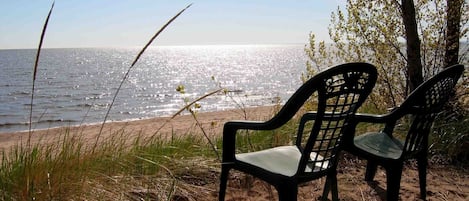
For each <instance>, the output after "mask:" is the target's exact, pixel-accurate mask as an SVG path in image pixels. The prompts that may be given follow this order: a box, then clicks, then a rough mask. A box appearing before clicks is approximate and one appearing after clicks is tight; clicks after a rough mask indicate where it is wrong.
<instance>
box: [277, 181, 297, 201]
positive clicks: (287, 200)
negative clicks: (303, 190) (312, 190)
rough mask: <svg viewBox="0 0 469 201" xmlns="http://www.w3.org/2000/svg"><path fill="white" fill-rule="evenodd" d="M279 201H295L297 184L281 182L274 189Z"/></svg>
mask: <svg viewBox="0 0 469 201" xmlns="http://www.w3.org/2000/svg"><path fill="white" fill-rule="evenodd" d="M276 189H277V192H278V200H279V201H296V200H297V196H298V195H297V194H298V184H297V183H295V182H283V183H282V184H280V185H279V186H278V187H276Z"/></svg>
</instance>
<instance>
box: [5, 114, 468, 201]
mask: <svg viewBox="0 0 469 201" xmlns="http://www.w3.org/2000/svg"><path fill="white" fill-rule="evenodd" d="M275 111H276V110H275V108H274V107H257V108H248V109H246V110H245V112H243V111H242V110H228V111H217V112H205V113H199V114H197V117H198V120H199V122H200V123H201V124H202V126H203V127H204V129H206V130H207V131H209V132H208V133H210V134H211V135H216V134H220V133H221V132H222V128H223V124H224V122H226V121H228V120H235V119H249V120H266V119H269V118H270V117H272V116H273V115H274V113H275ZM169 119H170V118H169V117H161V118H152V119H144V120H136V121H127V122H111V123H107V124H106V125H105V127H104V129H103V132H102V135H101V136H100V137H101V138H102V139H105V138H107V137H110V135H111V134H112V133H116V132H117V131H119V130H121V129H123V130H125V133H126V135H128V136H129V138H128V139H129V140H130V139H132V137H135V136H137V135H144V136H151V135H153V134H154V133H155V131H156V130H158V129H159V128H161V130H160V134H162V135H165V134H167V135H170V134H171V133H175V134H183V133H186V132H187V131H188V130H191V129H193V131H197V130H200V129H198V128H195V127H194V126H195V123H196V122H195V120H194V118H193V117H192V116H190V115H180V116H177V117H175V118H174V119H172V120H170V121H168V120H169ZM163 124H165V125H164V126H163V127H162V125H163ZM100 128H101V124H96V125H86V126H74V127H68V128H67V127H62V128H51V129H45V130H37V131H34V132H33V133H32V135H31V137H32V138H31V140H32V142H33V143H44V142H49V143H50V142H52V143H53V142H54V140H57V136H59V135H61V134H63V133H64V131H65V129H70V133H82V134H83V137H84V138H85V139H86V141H87V142H95V140H96V137H97V135H98V133H99V130H100ZM28 135H29V133H28V132H14V133H1V134H0V150H2V149H3V150H8V149H9V148H10V147H11V146H13V145H15V144H18V143H21V142H23V143H24V140H25V139H26V138H27V136H28ZM435 161H437V160H434V159H430V165H429V169H428V174H427V180H428V181H427V183H428V184H427V200H461V201H462V200H468V199H469V174H468V170H466V169H464V168H461V167H459V168H458V167H454V166H451V165H447V164H444V163H440V162H435ZM364 171H365V162H364V161H361V160H358V159H357V158H356V157H354V156H350V155H344V157H343V160H341V163H340V165H339V170H338V172H339V174H338V185H339V197H340V198H341V199H342V200H385V192H386V190H385V189H386V176H385V173H384V171H383V170H382V169H379V170H378V173H377V174H376V177H375V182H370V183H367V182H365V181H364V179H363V178H364ZM206 179H207V180H208V181H213V182H212V183H208V184H206V185H204V186H203V188H204V189H210V190H209V193H207V192H204V193H200V195H194V197H198V198H196V199H195V200H216V199H217V195H218V174H213V175H212V176H211V178H206ZM324 181H325V179H319V180H316V181H312V182H308V183H306V184H304V185H301V186H300V190H299V196H298V200H318V198H319V197H320V195H321V194H322V189H323V186H324ZM247 183H249V184H247ZM199 198H200V199H199ZM400 199H401V200H419V185H418V172H417V167H416V165H415V163H409V164H407V165H406V167H405V168H404V172H403V176H402V180H401V190H400ZM183 200H193V199H192V198H187V199H183ZM226 200H227V201H242V200H251V201H254V200H256V201H259V200H260V201H264V200H265V201H267V200H277V195H276V192H275V190H274V189H273V187H271V186H269V185H267V184H266V183H265V182H262V181H260V180H258V179H253V178H251V177H249V176H246V175H245V174H243V173H240V172H236V171H232V173H231V175H230V180H229V183H228V189H227V196H226Z"/></svg>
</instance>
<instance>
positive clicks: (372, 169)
mask: <svg viewBox="0 0 469 201" xmlns="http://www.w3.org/2000/svg"><path fill="white" fill-rule="evenodd" d="M377 169H378V164H376V162H374V161H371V160H368V163H367V165H366V172H365V181H373V179H374V178H375V174H376V170H377Z"/></svg>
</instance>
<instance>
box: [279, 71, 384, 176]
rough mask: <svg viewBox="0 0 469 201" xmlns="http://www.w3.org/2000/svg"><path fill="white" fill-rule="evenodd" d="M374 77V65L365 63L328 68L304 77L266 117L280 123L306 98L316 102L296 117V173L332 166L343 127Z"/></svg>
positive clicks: (369, 87)
mask: <svg viewBox="0 0 469 201" xmlns="http://www.w3.org/2000/svg"><path fill="white" fill-rule="evenodd" d="M376 79H377V71H376V67H375V66H373V65H371V64H368V63H347V64H342V65H339V66H335V67H332V68H329V69H327V70H325V71H322V72H320V73H318V74H316V75H315V76H314V77H312V78H311V79H310V80H308V81H306V82H305V83H304V84H303V85H302V86H301V87H300V88H299V89H298V90H297V91H296V92H295V93H294V94H293V95H292V97H291V98H290V99H289V100H288V101H287V103H286V104H285V106H284V107H283V108H282V109H281V110H280V111H279V113H278V114H277V115H276V116H275V117H274V118H273V119H271V120H270V121H273V122H275V121H278V122H277V123H282V124H283V123H284V122H285V121H288V120H289V119H291V117H292V116H293V115H294V114H295V113H296V111H298V110H299V109H300V107H301V106H302V105H303V104H304V103H305V102H306V101H307V100H308V99H310V100H311V101H312V103H313V104H315V105H317V109H316V112H315V113H305V114H304V115H303V116H302V118H301V120H300V125H299V129H298V135H297V140H296V145H297V147H298V148H299V149H300V150H301V151H302V158H301V160H300V163H299V165H298V170H297V175H298V176H301V175H303V174H308V173H315V172H318V171H323V170H326V169H329V168H331V167H334V166H335V164H336V158H337V154H338V151H339V144H340V143H339V142H340V141H341V138H342V133H343V129H344V127H345V126H346V124H347V121H348V119H349V118H350V117H351V116H352V115H353V114H354V113H355V112H356V111H357V109H358V108H359V107H360V106H361V105H362V103H363V102H364V101H365V99H366V98H367V97H368V95H369V94H370V93H371V91H372V89H373V87H374V85H375V83H376ZM308 122H312V123H309V124H308ZM306 125H309V126H306ZM311 153H313V154H311Z"/></svg>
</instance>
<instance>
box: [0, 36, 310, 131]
mask: <svg viewBox="0 0 469 201" xmlns="http://www.w3.org/2000/svg"><path fill="white" fill-rule="evenodd" d="M303 48H304V46H303V45H270V46H267V45H265V46H248V45H243V46H171V47H157V48H150V49H148V50H147V51H146V52H145V53H144V54H143V56H142V57H141V58H140V60H139V61H138V62H137V64H136V65H135V66H134V68H133V69H132V70H131V71H130V74H129V77H128V79H127V80H126V81H125V82H124V83H123V86H122V89H121V91H120V92H119V94H118V96H117V98H116V101H115V103H114V106H113V108H112V109H111V111H110V115H109V120H110V121H122V120H131V119H142V118H151V117H159V116H169V115H172V114H173V113H174V112H176V111H178V110H179V109H180V108H182V107H183V106H184V105H185V103H186V102H190V101H192V100H194V99H196V98H198V97H200V96H203V95H204V94H207V93H209V92H211V91H214V90H217V89H219V88H220V87H223V88H226V89H227V91H228V93H217V94H215V95H212V96H209V97H207V98H205V99H203V100H202V101H200V102H199V104H200V105H201V108H200V111H201V112H206V111H216V110H226V109H232V108H236V107H238V106H239V105H241V106H243V107H251V106H262V105H272V104H276V103H278V102H279V101H280V102H284V101H286V100H287V99H288V98H289V96H290V95H291V94H292V93H293V92H294V91H295V90H296V89H297V88H298V87H299V86H300V85H301V80H300V76H301V73H302V72H303V71H304V69H305V63H306V60H307V58H306V55H305V53H304V50H303ZM138 51H140V49H138V48H119V49H105V48H99V49H73V48H71V49H44V50H42V52H41V58H40V63H39V67H38V72H37V79H36V86H35V87H36V89H35V94H34V99H33V100H34V103H33V113H32V114H33V116H32V121H33V128H35V129H41V128H51V127H57V126H70V125H79V124H89V123H100V122H102V121H103V120H104V116H105V114H106V112H107V110H108V108H109V105H110V104H111V101H112V98H113V96H114V94H115V93H116V90H117V88H118V86H119V84H120V82H121V80H122V79H123V77H124V74H125V73H126V71H127V70H128V69H129V67H130V64H131V62H132V61H133V60H134V59H135V57H136V55H137V53H138ZM35 54H36V50H0V72H1V73H0V103H1V104H0V132H10V131H20V130H27V129H28V128H29V124H28V122H29V115H30V103H31V91H32V71H33V66H34V60H35ZM179 85H183V86H184V88H185V93H184V94H181V93H179V92H177V91H176V88H177V87H178V86H179Z"/></svg>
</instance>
